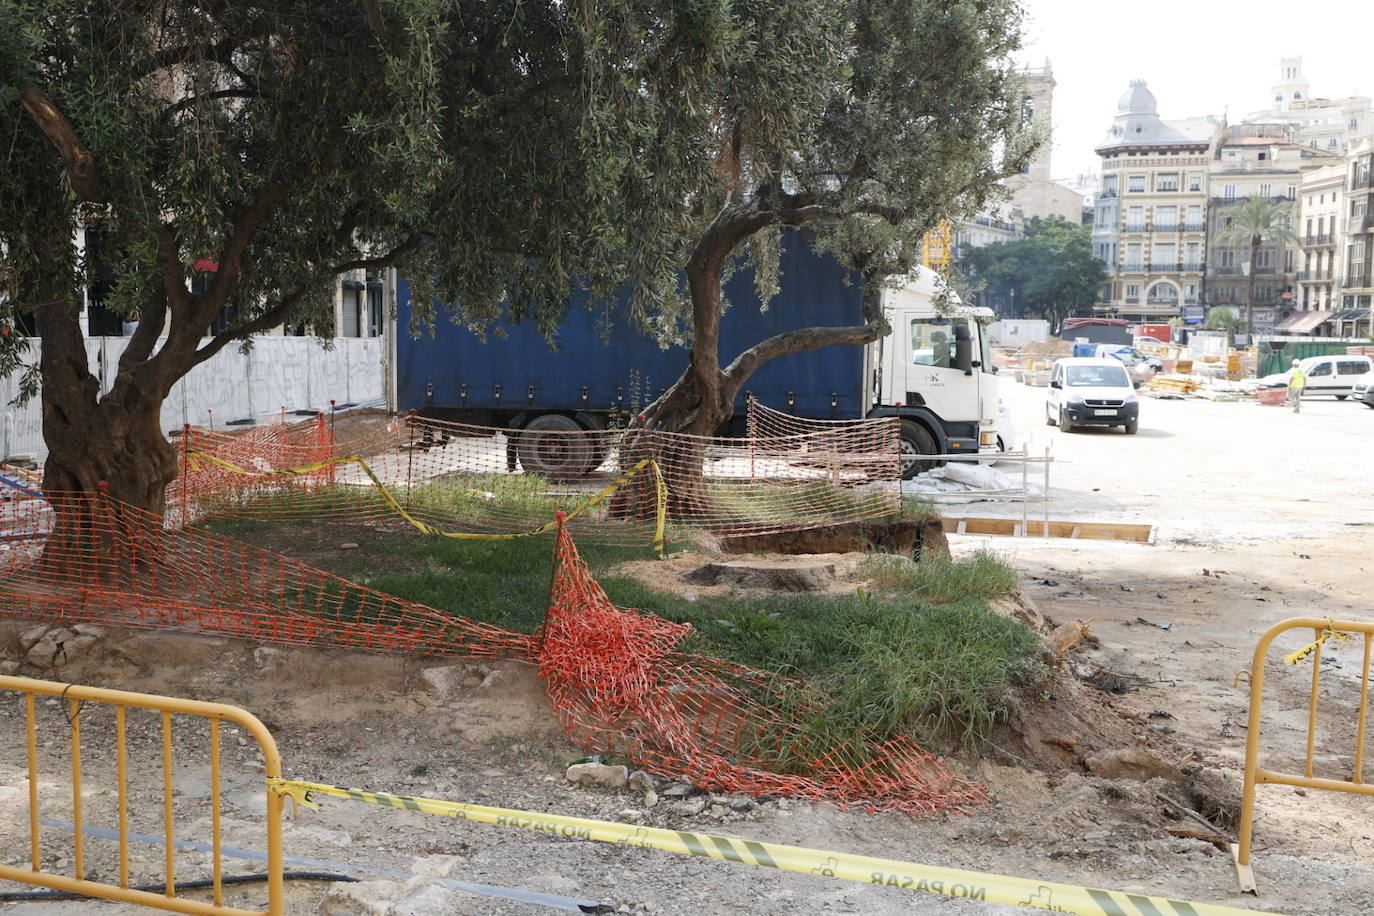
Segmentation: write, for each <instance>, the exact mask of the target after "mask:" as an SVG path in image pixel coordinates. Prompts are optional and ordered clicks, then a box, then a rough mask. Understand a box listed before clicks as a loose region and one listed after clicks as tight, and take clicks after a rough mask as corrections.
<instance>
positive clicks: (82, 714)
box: [0, 676, 284, 916]
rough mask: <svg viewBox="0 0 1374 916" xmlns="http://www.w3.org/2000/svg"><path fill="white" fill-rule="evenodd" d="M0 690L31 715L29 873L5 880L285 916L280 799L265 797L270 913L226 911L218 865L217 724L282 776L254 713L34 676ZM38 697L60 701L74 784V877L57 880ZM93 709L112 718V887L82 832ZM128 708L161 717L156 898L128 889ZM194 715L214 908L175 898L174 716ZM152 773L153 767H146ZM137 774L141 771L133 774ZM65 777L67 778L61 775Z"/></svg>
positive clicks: (212, 912)
mask: <svg viewBox="0 0 1374 916" xmlns="http://www.w3.org/2000/svg"><path fill="white" fill-rule="evenodd" d="M0 691H13V692H17V693H19V694H20V695H21V696H22V702H23V705H24V710H25V714H26V717H27V732H28V742H27V743H28V754H27V756H28V781H29V794H28V816H29V847H30V848H29V858H30V867H29V868H27V869H26V868H18V867H14V866H9V865H4V864H0V879H5V880H8V881H16V882H19V883H21V884H32V885H36V886H38V887H46V888H51V889H53V890H57V891H69V892H72V893H77V894H84V895H86V896H89V897H96V898H100V899H103V900H115V901H119V902H123V903H133V904H138V905H141V906H147V907H154V908H157V909H161V910H167V911H170V912H173V913H191V914H198V916H280V914H281V913H283V912H284V909H283V897H282V884H283V881H282V840H281V808H282V805H281V797H280V796H279V795H277V794H276V793H274V792H268V793H267V874H268V880H267V900H268V904H267V907H268V908H267V909H266V910H243V909H237V908H235V907H229V906H225V905H224V887H223V883H222V881H223V869H222V860H221V842H220V841H221V837H220V809H221V799H220V791H221V785H220V723H222V722H228V723H232V724H234V725H237V726H239V727H240V728H242V729H243V730H244V731H246V732H247V733H248V734H249V735H250V736H251V737H252V738H253V739H254V740H255V741H257V744H258V747H259V749H260V750H261V751H262V757H263V762H264V765H265V769H266V778H267V780H268V781H269V782H270V781H272V780H275V779H278V778H279V777H280V776H281V757H280V755H279V754H278V753H277V744H276V741H274V740H273V738H272V735H271V733H270V732H269V731H268V730H267V727H266V726H264V725H263V724H262V723H261V722H260V721H258V719H257V718H256V717H255V716H253V715H252V714H250V713H248V712H246V711H244V710H242V709H239V708H237V707H234V706H226V705H224V704H221V703H202V702H199V701H196V700H183V699H177V698H174V697H163V696H153V695H151V694H145V693H129V692H127V691H123V690H106V689H102V688H98V687H82V686H76V685H73V684H59V683H54V682H52V681H39V680H32V679H30V678H22V677H8V676H0ZM38 697H52V698H56V699H57V701H58V703H59V704H65V708H64V707H63V706H62V705H59V707H58V708H59V709H60V710H61V711H62V713H63V715H64V716H65V718H66V720H67V722H68V723H69V726H68V727H69V733H70V745H71V752H70V771H69V772H70V779H71V814H72V826H73V828H74V829H73V831H72V841H73V844H74V847H73V849H72V855H71V861H72V874H71V875H65V874H54V873H52V872H48V871H44V869H43V838H42V836H41V835H40V833H39V775H40V774H39V769H40V767H39V755H38V747H39V741H38V735H39V716H38V709H37V704H36V699H37V698H38ZM91 704H106V705H108V706H110V707H113V712H114V756H115V761H114V765H115V782H116V792H117V796H116V801H117V805H118V814H117V817H118V828H119V829H118V834H119V882H118V884H108V883H102V882H99V881H92V880H88V879H87V874H86V872H87V869H86V849H85V843H84V837H85V832H84V830H83V826H82V819H83V812H82V765H83V757H82V746H81V726H82V721H83V720H88V719H89V717H90V713H89V712H88V711H87V710H89V709H90V708H91ZM131 709H139V710H149V711H152V712H154V713H158V714H159V715H160V719H161V736H162V742H161V746H162V757H161V770H162V772H161V778H162V802H163V804H162V822H163V831H164V834H165V841H166V846H165V849H166V863H165V869H164V875H163V883H164V885H165V890H164V892H163V893H160V894H159V893H153V892H150V891H145V890H139V889H137V888H135V887H131V886H130V882H129V802H130V791H129V774H130V767H131V766H133V767H135V768H137V767H139V766H140V762H139V761H130V760H129V755H128V749H129V743H128V728H127V721H126V719H127V716H126V713H127V711H128V710H131ZM174 715H177V716H196V717H201V718H204V719H206V720H208V724H209V757H210V760H209V767H210V790H209V791H210V798H209V801H210V817H211V820H210V829H211V835H212V836H211V851H212V868H213V881H212V887H213V898H214V902H213V903H206V902H203V901H200V900H191V899H188V898H186V897H178V896H177V886H176V862H175V851H176V848H177V845H176V839H175V835H174V830H173V817H174V813H175V812H174V808H173V802H172V773H173V766H174V754H173V729H172V716H174ZM149 766H150V768H151V767H152V766H154V765H153V764H151V762H150V764H149ZM135 772H137V769H135ZM64 775H65V774H64Z"/></svg>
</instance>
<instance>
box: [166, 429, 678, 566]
mask: <svg viewBox="0 0 1374 916" xmlns="http://www.w3.org/2000/svg"><path fill="white" fill-rule="evenodd" d="M186 457H187V461H188V462H189V463H190V464H191V466H192V467H194V468H196V469H197V470H199V469H200V463H201V462H202V461H206V462H209V463H210V464H213V465H215V466H217V467H222V468H224V469H225V470H229V471H233V472H234V473H236V474H243V475H244V476H246V477H280V476H285V475H297V476H299V475H304V474H313V473H315V472H316V471H323V470H324V469H326V468H330V467H335V466H337V465H340V464H356V465H357V466H358V467H360V468H362V470H363V473H364V474H366V475H367V476H368V478H369V479H370V480H371V481H372V483H373V484H374V485H375V486H376V487H377V492H379V493H381V494H382V499H384V500H386V504H387V505H388V506H390V507H391V508H392V509H393V510H395V512H396V513H397V514H398V515H400V516H401V517H402V518H404V519H405V520H406V521H408V522H410V523H411V524H412V525H414V526H415V527H416V528H417V529H419V530H420V531H423V532H424V533H425V534H434V535H439V536H441V537H446V538H453V539H454V540H471V541H503V540H510V539H513V538H524V537H534V536H535V535H540V534H545V533H547V532H549V531H552V530H553V529H554V528H555V527H557V526H558V520H557V519H555V520H554V521H551V522H548V523H546V524H543V525H540V526H539V527H538V528H535V529H534V530H533V531H520V532H516V533H514V534H474V533H471V532H466V531H445V530H443V529H442V528H436V527H434V526H433V525H430V524H428V523H426V522H422V521H420V520H419V519H418V518H416V517H415V516H413V515H411V514H410V513H409V512H407V511H406V509H405V507H403V506H402V505H401V504H400V503H399V502H397V501H396V497H394V496H392V495H391V491H390V490H389V489H387V486H386V484H384V483H382V481H381V478H379V477H378V476H377V474H376V473H375V472H374V471H373V470H372V468H371V467H370V466H368V463H367V462H366V461H364V460H363V459H362V458H359V457H357V456H349V457H346V458H329V459H326V460H324V461H316V462H314V463H313V464H303V465H301V466H300V467H294V468H283V469H281V470H278V471H254V470H250V469H248V468H243V467H239V466H238V465H236V464H233V463H232V462H229V461H225V460H224V459H223V458H216V457H215V456H214V455H209V454H206V453H205V452H201V451H191V452H187V453H186ZM645 468H651V469H652V470H653V472H654V482H655V488H654V490H655V502H656V505H655V507H654V552H655V553H657V554H659V555H660V556H662V555H664V554H665V552H666V549H667V545H666V533H665V529H666V527H667V515H668V487H667V485H666V484H665V483H664V482H663V472H662V470H660V468H659V466H658V462H657V461H654V460H653V459H652V458H645V459H644V460H643V461H640V462H639V463H637V464H635V465H634V466H633V467H631V468H628V469H627V470H625V471H623V472H621V474H620V475H619V476H618V477H616V479H615V480H613V481H611V483H610V484H609V485H608V486H606V487H603V488H602V489H601V491H600V492H598V493H596V494H595V495H593V496H592V497H591V499H588V500H587V501H586V502H584V503H582V504H581V505H579V506H577V507H576V508H575V509H572V510H570V511H568V512H567V513H565V515H564V518H565V519H572V518H576V517H577V516H579V515H581V514H582V513H584V512H586V511H587V510H588V509H591V508H592V507H593V506H596V505H597V504H599V503H601V502H602V501H604V500H605V499H606V497H608V496H610V495H611V494H612V493H614V492H615V491H616V490H618V489H620V488H621V487H622V486H624V485H625V484H626V482H628V481H629V480H630V478H632V477H634V476H635V475H636V474H638V473H639V472H640V471H642V470H644V469H645Z"/></svg>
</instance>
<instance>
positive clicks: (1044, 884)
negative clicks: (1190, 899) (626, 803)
mask: <svg viewBox="0 0 1374 916" xmlns="http://www.w3.org/2000/svg"><path fill="white" fill-rule="evenodd" d="M267 783H268V788H269V789H270V790H271V791H273V792H276V793H277V794H278V795H283V796H288V797H290V798H292V799H297V800H300V801H303V802H305V803H307V804H309V803H310V802H309V796H310V794H311V793H317V794H320V795H330V796H333V797H335V798H347V799H353V800H354V801H360V802H366V803H368V804H371V805H389V806H390V807H393V808H403V809H405V810H407V811H419V812H423V813H425V814H442V815H444V816H446V817H456V818H461V819H463V820H466V821H477V822H480V823H484V824H495V825H497V826H499V827H521V828H524V829H526V830H537V831H539V832H541V833H547V834H551V835H553V836H562V837H569V838H570V839H577V840H597V841H599V842H602V843H617V844H619V845H622V846H640V847H643V848H645V849H657V850H661V851H663V852H677V853H683V854H685V855H689V856H703V857H705V858H708V859H721V860H723V861H726V862H735V863H738V864H740V865H758V866H762V867H765V868H780V869H783V870H785V871H795V872H802V873H803V874H811V875H824V876H826V877H830V878H843V879H846V880H849V881H859V882H861V883H863V884H880V885H883V886H885V887H895V888H900V889H903V890H912V891H923V892H925V893H930V894H943V895H944V896H946V897H962V898H965V899H968V900H983V901H987V902H989V903H1003V904H1008V905H1010V906H1022V907H1028V908H1030V909H1035V910H1052V911H1054V912H1056V913H1077V914H1079V916H1278V914H1275V913H1265V912H1261V911H1259V910H1242V909H1237V908H1235V907H1229V906H1221V905H1219V904H1212V903H1187V902H1184V901H1182V900H1168V899H1165V898H1163V897H1151V896H1146V895H1143V894H1129V893H1122V892H1120V891H1104V890H1098V889H1097V888H1091V887H1079V886H1077V885H1073V884H1057V883H1055V882H1052V881H1036V880H1029V879H1026V878H1013V877H1009V876H1006V875H994V874H988V873H985V872H976V871H965V870H963V869H957V868H938V867H935V866H932V865H917V864H914V863H911V862H899V861H897V860H895V859H879V858H874V857H872V856H856V855H850V854H849V853H843V852H829V851H826V850H821V849H807V848H806V847H803V846H784V845H781V844H779V843H764V842H760V841H758V840H745V839H741V838H739V837H728V836H719V835H717V834H711V833H695V832H691V831H686V830H665V829H662V828H658V827H641V826H637V825H634V824H617V823H614V822H611V821H595V820H589V819H587V818H581V817H567V816H565V815H561V814H542V813H539V812H533V811H517V810H514V809H510V808H490V807H487V806H485V805H469V804H464V803H462V802H450V801H440V800H438V799H433V798H418V797H416V796H413V795H392V794H389V793H386V792H366V791H363V790H362V789H343V788H340V787H338V786H329V785H322V784H320V783H313V782H299V781H295V780H285V779H269V780H268V781H267Z"/></svg>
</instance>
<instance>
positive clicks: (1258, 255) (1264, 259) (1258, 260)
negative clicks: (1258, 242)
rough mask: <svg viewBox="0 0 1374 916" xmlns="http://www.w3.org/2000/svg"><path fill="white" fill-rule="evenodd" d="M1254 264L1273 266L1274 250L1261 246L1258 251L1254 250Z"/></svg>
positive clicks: (1257, 265)
mask: <svg viewBox="0 0 1374 916" xmlns="http://www.w3.org/2000/svg"><path fill="white" fill-rule="evenodd" d="M1255 266H1256V267H1273V266H1274V250H1273V249H1272V248H1261V249H1260V250H1259V251H1256V252H1255Z"/></svg>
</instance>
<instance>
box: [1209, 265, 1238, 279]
mask: <svg viewBox="0 0 1374 916" xmlns="http://www.w3.org/2000/svg"><path fill="white" fill-rule="evenodd" d="M1211 272H1212V273H1213V274H1216V275H1217V276H1218V277H1239V276H1240V266H1239V265H1235V266H1228V267H1213V268H1212V271H1211Z"/></svg>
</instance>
